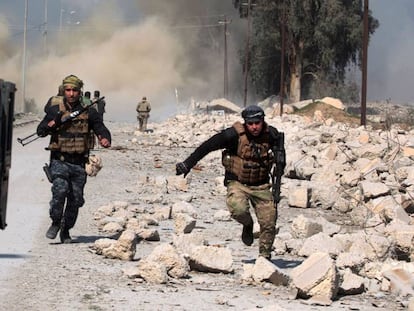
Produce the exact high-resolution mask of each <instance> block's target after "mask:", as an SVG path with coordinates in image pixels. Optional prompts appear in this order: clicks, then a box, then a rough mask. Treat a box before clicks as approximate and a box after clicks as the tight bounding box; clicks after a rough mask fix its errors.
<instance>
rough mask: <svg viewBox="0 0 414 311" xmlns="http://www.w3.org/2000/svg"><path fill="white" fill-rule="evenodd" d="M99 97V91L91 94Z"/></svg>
mask: <svg viewBox="0 0 414 311" xmlns="http://www.w3.org/2000/svg"><path fill="white" fill-rule="evenodd" d="M99 95H101V93H100V92H99V91H95V92H93V96H94V97H99Z"/></svg>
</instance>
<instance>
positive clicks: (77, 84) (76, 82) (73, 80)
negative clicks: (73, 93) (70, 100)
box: [62, 75, 83, 90]
mask: <svg viewBox="0 0 414 311" xmlns="http://www.w3.org/2000/svg"><path fill="white" fill-rule="evenodd" d="M62 85H63V87H65V86H68V85H69V86H72V87H74V88H76V89H78V90H80V89H81V88H82V87H83V81H82V80H81V79H79V78H78V77H77V76H74V75H69V76H67V77H66V78H64V79H63V82H62Z"/></svg>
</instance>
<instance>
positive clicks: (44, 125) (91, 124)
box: [37, 75, 111, 243]
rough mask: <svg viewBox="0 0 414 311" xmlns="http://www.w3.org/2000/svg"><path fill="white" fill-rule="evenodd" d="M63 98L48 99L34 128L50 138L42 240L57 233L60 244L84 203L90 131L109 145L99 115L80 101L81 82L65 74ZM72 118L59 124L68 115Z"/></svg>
mask: <svg viewBox="0 0 414 311" xmlns="http://www.w3.org/2000/svg"><path fill="white" fill-rule="evenodd" d="M62 87H63V96H52V97H51V98H50V99H49V101H48V102H47V104H46V106H45V108H44V111H45V113H46V115H45V116H44V118H43V120H42V121H41V122H40V123H39V125H38V127H37V134H38V135H39V136H40V137H44V136H47V135H50V144H49V147H48V148H47V149H48V150H50V165H49V173H50V176H51V180H52V199H51V201H50V203H49V216H50V218H51V220H52V224H51V226H50V227H49V229H48V230H47V232H46V237H47V238H49V239H55V238H56V236H57V234H58V232H59V231H60V240H61V242H62V243H71V241H72V239H71V237H70V235H69V230H70V229H71V228H73V226H74V225H75V223H76V220H77V218H78V213H79V208H80V207H81V206H83V204H84V203H85V200H84V197H83V193H84V187H85V184H86V174H87V173H86V171H85V164H86V163H87V161H88V156H89V149H90V148H91V147H90V146H91V145H90V132H91V131H92V130H93V132H94V133H95V135H96V136H97V138H98V141H99V143H100V145H101V146H102V147H104V148H108V147H110V146H111V133H110V132H109V130H108V129H107V127H106V126H105V125H104V123H103V121H102V118H101V116H100V115H99V113H98V112H97V111H96V109H95V108H94V107H92V106H87V109H86V110H85V109H84V108H85V106H84V105H85V103H84V102H83V98H82V96H81V94H82V88H83V82H82V80H81V79H79V78H78V77H77V76H74V75H69V76H67V77H65V78H64V79H63V81H62ZM76 112H77V114H75V118H74V119H70V121H69V122H64V123H62V120H65V119H66V118H68V117H69V116H70V115H71V114H72V113H76Z"/></svg>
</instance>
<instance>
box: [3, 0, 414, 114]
mask: <svg viewBox="0 0 414 311" xmlns="http://www.w3.org/2000/svg"><path fill="white" fill-rule="evenodd" d="M28 3H29V6H28V15H27V25H28V26H27V29H28V31H27V37H26V38H27V40H26V42H27V44H26V49H24V48H23V47H24V45H23V42H24V36H23V29H24V27H23V25H24V21H25V18H24V17H25V0H14V1H8V0H0V72H1V76H0V79H4V80H7V81H12V82H15V83H16V85H17V89H18V92H17V94H16V110H17V111H22V110H23V109H24V108H23V101H22V94H23V92H24V94H25V97H26V98H29V99H33V100H34V102H35V103H36V105H37V106H39V107H41V108H40V109H42V107H43V105H44V104H45V103H46V101H47V99H48V98H49V97H50V96H52V95H55V93H57V88H58V85H59V84H60V82H61V81H62V79H63V78H64V77H65V76H66V75H69V74H75V75H78V76H79V77H80V78H81V79H82V80H83V81H84V82H85V87H84V91H91V92H92V93H93V91H94V90H100V92H101V95H103V96H105V100H106V102H107V116H108V117H109V119H114V120H119V121H131V122H134V121H135V120H136V117H135V116H136V113H135V106H136V104H137V102H138V101H139V100H140V99H141V98H142V97H143V96H146V97H147V98H148V99H149V100H150V102H152V104H153V113H152V117H151V119H152V121H157V120H161V119H163V118H165V117H168V116H170V115H173V114H175V113H177V112H181V111H182V110H185V109H187V108H188V107H189V106H190V104H191V102H192V101H202V100H211V99H214V98H220V97H223V81H224V70H223V69H224V55H225V54H224V49H223V45H224V44H223V42H224V27H223V25H222V24H220V23H219V22H220V20H222V19H223V16H224V15H226V16H228V18H229V19H231V22H230V23H229V24H228V32H227V36H226V38H227V40H228V55H229V57H228V63H229V96H228V98H229V99H230V100H231V101H233V102H235V103H236V104H239V105H242V103H243V100H242V97H243V94H242V93H243V74H242V71H241V67H240V64H239V54H238V53H239V52H238V51H237V48H238V46H239V45H240V42H241V41H242V40H243V38H244V34H245V21H240V19H239V18H238V12H237V10H236V9H234V8H233V6H232V1H231V0H208V1H205V0H174V1H170V0H152V1H150V0H122V1H116V0H70V1H69V0H29V1H28ZM46 3H47V28H45V17H44V16H45V4H46ZM369 4H370V10H371V11H372V13H373V15H374V17H376V18H377V19H378V20H379V23H380V26H379V28H378V29H377V31H376V32H375V33H374V35H373V36H372V37H371V41H370V44H369V50H368V89H367V98H368V100H369V101H376V100H378V101H383V100H386V99H391V101H392V102H396V103H407V102H408V103H413V104H414V96H413V94H412V92H411V81H413V80H414V62H412V61H411V59H412V52H411V51H412V50H413V48H414V46H413V45H414V41H412V40H411V38H412V34H413V29H414V27H413V26H414V1H412V0H396V1H390V0H370V1H369ZM24 50H25V51H26V61H25V66H24V68H26V70H22V68H23V61H22V59H23V57H22V55H23V54H24V53H23V51H24ZM355 75H356V77H355V78H356V79H357V80H359V79H360V76H359V75H360V73H359V72H356V73H355ZM23 77H24V79H23ZM23 80H24V81H25V83H23ZM252 100H257V101H260V100H261V99H253V98H250V101H252Z"/></svg>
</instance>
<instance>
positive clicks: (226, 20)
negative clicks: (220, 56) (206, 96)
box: [219, 15, 231, 98]
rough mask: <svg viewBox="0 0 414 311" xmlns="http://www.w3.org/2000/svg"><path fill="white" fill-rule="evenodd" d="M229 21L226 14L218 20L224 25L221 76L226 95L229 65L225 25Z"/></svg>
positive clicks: (224, 94)
mask: <svg viewBox="0 0 414 311" xmlns="http://www.w3.org/2000/svg"><path fill="white" fill-rule="evenodd" d="M230 23H231V20H228V19H227V16H226V15H224V16H223V20H222V21H219V24H222V25H223V26H224V76H223V96H224V98H227V97H228V93H229V67H228V61H227V60H228V57H227V55H228V50H227V25H228V24H230Z"/></svg>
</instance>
